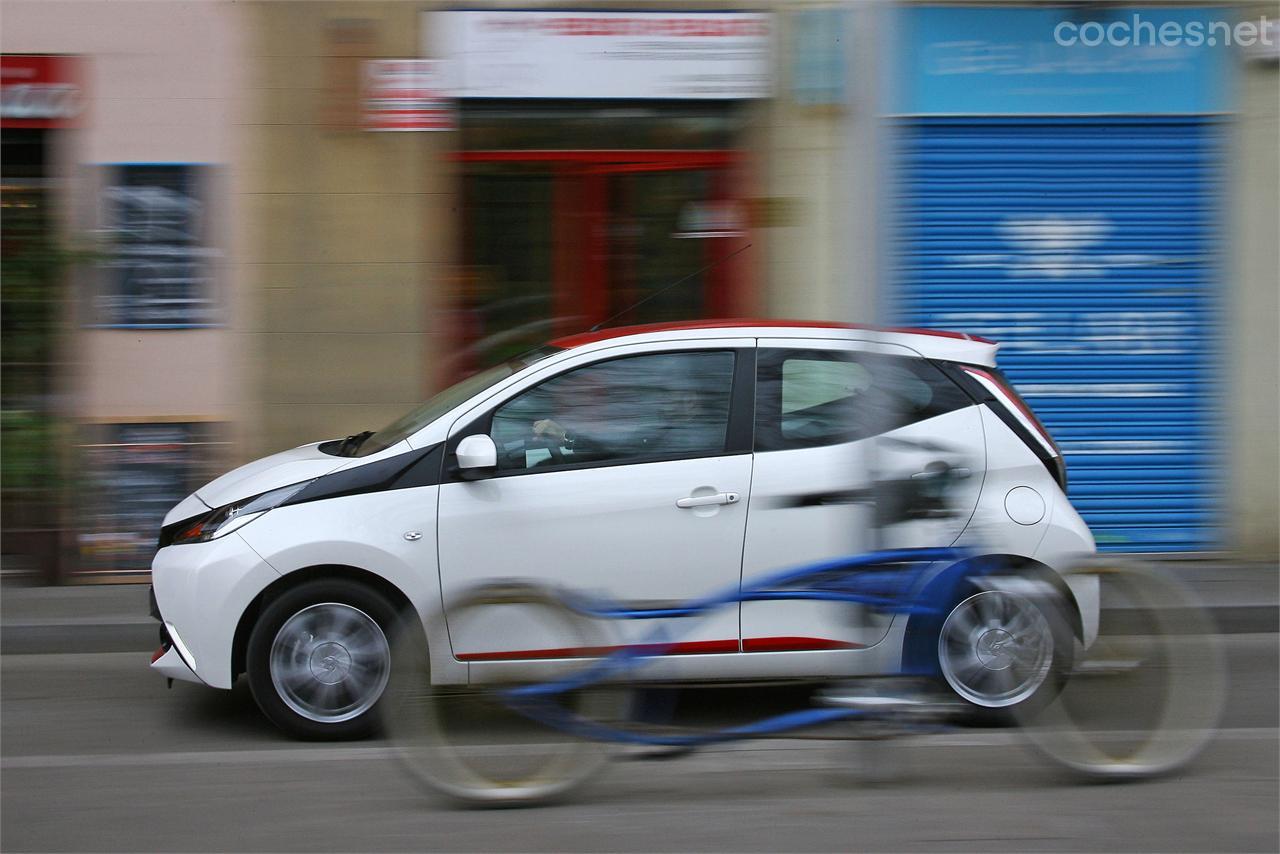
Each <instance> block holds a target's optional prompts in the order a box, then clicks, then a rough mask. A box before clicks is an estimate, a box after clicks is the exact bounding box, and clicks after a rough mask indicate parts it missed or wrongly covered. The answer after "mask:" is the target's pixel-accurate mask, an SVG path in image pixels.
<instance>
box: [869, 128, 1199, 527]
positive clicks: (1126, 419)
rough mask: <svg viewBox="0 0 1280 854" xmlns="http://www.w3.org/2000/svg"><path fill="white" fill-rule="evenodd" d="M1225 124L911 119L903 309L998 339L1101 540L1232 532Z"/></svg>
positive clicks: (902, 237) (915, 321)
mask: <svg viewBox="0 0 1280 854" xmlns="http://www.w3.org/2000/svg"><path fill="white" fill-rule="evenodd" d="M1221 131H1222V127H1221V123H1220V122H1219V121H1217V120H1214V119H1211V118H1204V117H1192V118H1181V117H1179V118H1148V119H1144V118H1133V117H1125V118H1115V117H1105V118H1089V119H1084V118H1081V119H1065V118H1063V119H1037V118H1026V117H1018V118H990V119H988V118H929V119H916V120H912V121H910V122H908V123H906V124H904V126H903V127H902V128H901V138H902V142H903V147H902V149H901V150H902V157H901V161H900V164H899V172H898V181H899V182H900V183H899V185H898V187H897V189H898V198H899V200H900V204H901V205H902V207H901V209H900V212H899V213H900V222H899V231H898V236H897V237H898V239H897V246H896V257H897V261H898V273H899V277H900V278H899V285H900V287H899V288H898V289H897V290H896V291H895V297H894V299H895V304H894V306H893V310H894V312H895V314H896V315H897V318H898V320H899V321H901V322H903V323H905V324H909V325H914V326H925V327H934V328H941V329H958V330H963V331H967V332H973V333H977V334H979V335H984V336H987V337H990V338H993V339H995V340H997V341H1000V342H1001V345H1002V346H1001V350H1000V366H1001V367H1002V368H1003V369H1004V370H1005V372H1006V374H1007V376H1008V377H1009V379H1010V380H1011V381H1012V382H1013V383H1014V385H1015V386H1017V388H1018V390H1019V392H1020V393H1021V394H1023V396H1024V397H1026V399H1027V401H1028V403H1030V404H1031V406H1032V407H1033V408H1034V409H1035V411H1036V413H1037V414H1038V415H1039V416H1040V418H1041V419H1042V420H1043V421H1044V423H1045V425H1046V427H1048V429H1049V431H1050V432H1051V433H1052V434H1053V436H1054V438H1055V439H1056V440H1057V441H1058V443H1059V445H1061V447H1062V448H1063V451H1064V453H1065V455H1066V459H1067V465H1068V471H1069V474H1070V495H1071V500H1072V502H1073V503H1074V504H1075V506H1076V508H1077V509H1078V510H1079V511H1080V512H1081V514H1082V515H1083V516H1084V518H1085V520H1086V521H1087V522H1088V523H1089V526H1090V527H1091V528H1092V529H1093V531H1094V534H1095V535H1096V537H1097V539H1098V545H1099V547H1100V548H1102V549H1106V550H1111V551H1132V552H1178V551H1204V550H1213V549H1217V548H1219V547H1220V546H1219V541H1218V535H1217V519H1216V515H1215V506H1216V504H1217V502H1216V501H1215V498H1216V496H1217V482H1218V463H1217V460H1218V458H1219V455H1218V454H1217V452H1216V451H1217V436H1216V433H1215V430H1216V425H1217V423H1218V418H1217V414H1218V411H1219V400H1218V395H1219V384H1218V382H1217V379H1218V377H1217V370H1218V358H1217V354H1218V350H1219V348H1218V292H1217V277H1216V272H1217V266H1216V265H1217V254H1218V253H1217V243H1218V236H1217V234H1216V232H1215V227H1216V225H1215V224H1216V223H1217V222H1218V221H1219V220H1220V217H1219V216H1218V210H1219V190H1220V187H1221V184H1222V169H1223V163H1222V152H1221V145H1222V139H1221V136H1222V134H1221Z"/></svg>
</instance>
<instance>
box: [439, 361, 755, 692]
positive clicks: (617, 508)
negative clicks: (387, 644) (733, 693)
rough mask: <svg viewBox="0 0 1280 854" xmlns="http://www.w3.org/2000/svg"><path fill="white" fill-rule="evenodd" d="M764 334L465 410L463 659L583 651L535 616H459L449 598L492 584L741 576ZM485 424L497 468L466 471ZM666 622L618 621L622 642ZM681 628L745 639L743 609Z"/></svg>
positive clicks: (559, 378)
mask: <svg viewBox="0 0 1280 854" xmlns="http://www.w3.org/2000/svg"><path fill="white" fill-rule="evenodd" d="M752 344H754V342H753V341H751V340H749V339H748V340H745V341H744V340H736V339H735V340H723V339H718V340H716V341H699V342H692V343H677V344H664V345H662V346H655V345H649V346H647V347H646V346H637V345H631V346H629V347H623V348H615V349H614V350H610V351H606V352H605V353H604V354H602V355H599V356H597V357H594V358H590V359H589V360H587V361H585V362H582V363H579V364H575V365H573V366H572V367H567V368H565V369H564V370H557V371H555V372H554V375H551V376H547V377H546V378H541V377H539V379H538V380H537V381H536V383H535V384H532V385H526V386H524V387H523V388H521V390H519V391H517V392H515V393H514V394H512V395H510V396H508V397H506V399H504V400H503V401H501V402H500V403H497V404H496V405H493V406H489V407H486V408H485V409H483V410H482V411H479V412H473V413H469V414H468V415H465V416H463V417H462V418H460V419H459V420H458V422H457V423H456V424H455V426H454V428H453V429H452V431H451V438H450V441H449V442H448V443H447V445H446V461H445V466H446V472H445V477H444V483H443V484H442V485H441V488H440V503H439V517H438V543H439V558H440V581H441V591H442V596H443V602H444V606H445V610H446V622H447V624H448V626H449V633H450V641H451V645H452V648H453V653H454V655H455V657H457V658H459V659H460V660H463V661H470V662H511V661H533V660H538V659H556V658H565V657H572V655H573V654H574V652H575V647H574V642H575V641H574V640H573V639H572V638H567V637H563V636H561V635H560V634H558V633H557V630H556V629H555V627H554V626H550V625H544V624H540V623H539V621H538V619H537V618H536V617H535V616H534V615H532V614H530V615H527V616H522V615H519V614H516V615H514V616H512V615H508V616H506V617H503V618H502V619H500V620H490V621H485V620H479V621H473V622H471V623H468V624H467V625H461V621H460V619H458V620H455V619H453V618H451V617H450V616H449V611H450V608H451V605H452V604H454V603H456V602H457V601H458V600H459V597H460V596H462V595H463V594H464V592H465V591H466V590H467V589H469V588H471V587H473V586H474V585H476V584H478V583H481V582H486V581H491V580H494V579H498V578H520V579H528V580H532V581H534V582H536V583H538V584H542V585H547V586H551V587H555V588H561V589H568V590H573V591H578V592H582V593H588V594H593V595H598V596H603V597H608V598H610V599H615V600H619V601H624V602H627V603H630V604H632V605H634V606H637V607H646V606H654V605H657V604H660V603H669V602H673V601H679V600H684V599H688V598H691V597H695V596H701V595H705V594H707V593H709V592H712V591H716V590H720V589H722V588H729V587H732V586H734V585H736V584H737V583H738V580H739V578H740V574H741V560H742V543H743V537H744V535H745V526H746V506H747V501H746V496H747V495H748V494H749V491H750V486H751V463H752V457H751V438H750V436H751V422H752V417H753V414H752V404H751V393H752V386H753V382H752V373H753V371H754V350H753V348H752V346H751V345H752ZM544 373H546V372H544ZM476 433H487V434H489V435H490V436H491V437H492V438H493V440H494V443H495V445H496V446H497V449H498V465H497V468H496V470H495V471H494V472H493V474H492V475H491V476H489V477H487V478H484V479H481V480H475V481H467V480H463V479H461V478H460V477H458V476H457V474H456V467H455V466H453V465H452V463H453V462H454V460H453V459H452V458H451V457H450V456H449V453H450V452H451V451H452V449H453V448H455V447H456V445H457V443H458V442H459V441H460V440H461V439H462V438H464V437H465V436H467V435H473V434H476ZM451 472H454V473H452V474H451ZM685 624H690V625H685ZM653 626H654V621H649V620H645V621H619V622H616V624H615V625H614V627H613V631H614V634H613V638H612V640H613V641H614V642H617V643H623V642H629V641H632V640H634V639H636V638H637V637H639V636H640V633H642V632H645V631H649V630H652V628H653ZM676 628H677V629H678V630H679V631H680V632H681V634H680V637H679V639H680V641H681V644H680V646H678V647H677V648H676V649H675V650H674V652H675V653H677V654H679V653H689V654H699V653H701V654H705V653H719V652H725V653H736V652H737V651H738V608H737V607H736V606H731V607H729V608H726V609H724V610H723V611H721V612H719V613H717V614H716V615H714V616H713V617H711V618H709V619H706V620H701V621H688V620H685V621H682V623H681V625H680V626H679V627H676ZM474 673H475V670H474V665H473V674H474Z"/></svg>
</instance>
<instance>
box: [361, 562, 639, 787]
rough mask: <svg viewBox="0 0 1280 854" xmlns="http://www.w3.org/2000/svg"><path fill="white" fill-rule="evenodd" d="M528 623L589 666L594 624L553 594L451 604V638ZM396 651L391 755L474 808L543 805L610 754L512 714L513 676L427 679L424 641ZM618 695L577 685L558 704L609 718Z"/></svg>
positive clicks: (515, 590) (517, 589)
mask: <svg viewBox="0 0 1280 854" xmlns="http://www.w3.org/2000/svg"><path fill="white" fill-rule="evenodd" d="M511 620H520V621H522V622H524V624H525V625H529V624H530V621H534V622H536V623H537V625H538V626H539V627H540V628H541V630H542V631H544V632H547V633H550V634H554V636H555V637H557V638H558V639H559V641H560V642H561V643H562V644H563V647H560V648H568V647H572V649H573V650H575V651H576V652H578V653H580V654H578V655H576V657H575V658H574V661H573V662H572V663H571V666H570V669H573V668H576V667H585V666H589V664H590V662H591V660H592V658H591V656H592V655H598V651H599V650H600V649H601V648H602V647H603V644H602V643H601V638H600V632H599V630H598V627H597V626H596V625H595V624H594V623H593V621H591V620H588V619H587V618H585V617H582V616H580V615H579V614H577V613H575V612H573V611H571V610H570V609H568V608H567V607H565V606H564V605H563V604H561V602H560V601H559V599H558V598H557V597H556V596H555V595H554V594H552V593H550V592H549V591H545V590H543V589H541V588H538V587H535V586H530V585H523V584H521V585H513V584H507V585H501V586H491V587H488V588H484V589H480V590H477V591H475V592H473V593H471V594H469V595H466V596H464V597H463V598H462V599H461V600H460V601H459V602H458V603H457V604H456V605H455V606H454V607H452V608H451V609H450V610H449V615H448V622H449V631H450V636H451V637H452V638H454V639H455V645H456V644H457V640H456V639H457V638H460V637H467V636H472V637H474V636H477V633H482V632H487V631H492V630H493V627H494V626H496V625H499V624H500V623H502V622H503V621H508V622H509V621H511ZM403 646H405V647H408V649H407V650H406V651H405V652H403V653H398V654H397V656H396V657H395V659H394V660H395V662H396V667H397V672H396V673H395V674H394V676H393V679H392V682H393V684H395V685H396V688H395V690H394V691H393V693H392V696H391V697H390V702H388V703H387V704H386V706H387V709H386V718H385V720H386V729H387V732H388V735H389V736H390V738H391V740H392V743H393V745H394V748H395V752H396V755H397V756H398V758H399V759H400V760H401V762H402V764H403V765H404V767H405V768H406V769H407V770H408V771H409V772H410V774H411V775H412V776H413V777H414V778H415V779H417V780H418V781H419V782H421V783H423V784H425V785H426V786H427V787H428V788H430V789H431V790H433V791H435V792H437V793H439V794H443V795H444V796H446V797H447V798H450V799H452V800H455V801H458V802H462V803H466V804H472V805H488V806H502V805H519V804H532V803H538V802H542V801H546V800H548V799H551V798H555V797H557V796H560V795H563V794H565V793H567V792H569V791H570V790H572V789H574V788H575V787H577V786H579V785H581V784H582V783H584V782H586V780H587V779H589V778H590V777H591V776H592V775H593V774H594V773H596V772H597V771H599V770H600V768H601V767H602V766H603V764H604V762H605V761H606V759H607V758H608V755H607V751H606V750H605V745H602V744H599V743H596V742H592V741H587V740H585V739H581V738H577V737H574V736H573V735H570V734H567V733H563V732H559V731H557V730H554V729H552V728H550V727H548V726H546V725H544V724H541V723H539V722H537V721H535V720H532V719H530V718H529V717H527V716H525V715H523V714H520V713H519V712H517V711H514V710H513V709H512V708H510V707H509V706H508V705H507V704H506V703H504V702H503V701H502V698H501V696H500V692H501V691H502V690H503V689H509V688H512V687H515V686H516V685H517V684H519V683H517V682H513V681H495V682H492V683H489V684H484V685H433V684H432V681H431V668H430V662H429V659H428V656H427V654H426V647H425V644H423V643H421V641H420V640H419V642H417V643H408V642H406V643H404V644H403ZM615 695H616V691H614V690H611V689H608V688H593V689H580V690H578V691H575V692H572V693H571V694H568V695H565V696H563V697H557V698H556V700H555V701H556V702H559V703H561V704H562V705H564V706H566V707H567V708H568V709H570V710H571V711H572V712H574V713H576V714H579V715H582V716H584V717H593V718H594V717H595V716H597V715H605V716H607V715H608V714H609V711H610V710H611V709H612V708H613V707H614V705H613V702H612V699H613V697H614V696H615Z"/></svg>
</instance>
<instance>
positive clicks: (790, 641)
mask: <svg viewBox="0 0 1280 854" xmlns="http://www.w3.org/2000/svg"><path fill="white" fill-rule="evenodd" d="M865 646H866V645H865V644H860V643H850V642H847V641H838V640H830V639H828V638H746V639H745V640H743V642H742V651H743V652H803V651H806V650H819V649H864V648H865Z"/></svg>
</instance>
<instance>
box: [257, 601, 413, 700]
mask: <svg viewBox="0 0 1280 854" xmlns="http://www.w3.org/2000/svg"><path fill="white" fill-rule="evenodd" d="M269 663H270V670H271V682H272V684H273V685H274V686H275V689H276V692H277V694H278V695H279V696H280V699H281V700H282V701H283V702H284V704H285V705H286V706H288V707H289V708H290V709H292V710H293V711H294V712H295V713H297V714H298V715H300V716H302V717H304V718H306V719H308V720H312V721H316V722H317V723H325V724H335V723H342V722H343V721H349V720H352V719H354V718H356V717H359V716H360V715H362V714H364V713H365V712H367V711H368V710H369V709H371V708H372V707H373V705H374V704H375V703H376V702H377V701H378V698H379V697H381V696H382V692H383V690H384V689H385V688H386V686H387V679H388V677H389V676H390V673H391V647H390V644H389V643H388V642H387V637H386V635H385V634H384V633H383V631H382V627H381V626H379V625H378V623H377V621H376V620H374V619H373V618H372V617H370V616H369V615H368V614H366V613H365V612H364V611H361V610H360V609H359V608H356V607H354V606H352V605H347V604H343V603H340V602H321V603H317V604H315V605H311V606H310V607H307V608H303V609H302V610H301V611H299V612H298V613H296V614H294V615H293V616H292V617H290V618H289V619H288V620H286V621H285V622H284V625H282V626H281V627H280V629H279V631H277V632H276V636H275V639H274V640H273V641H272V644H271V652H270V658H269Z"/></svg>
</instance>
